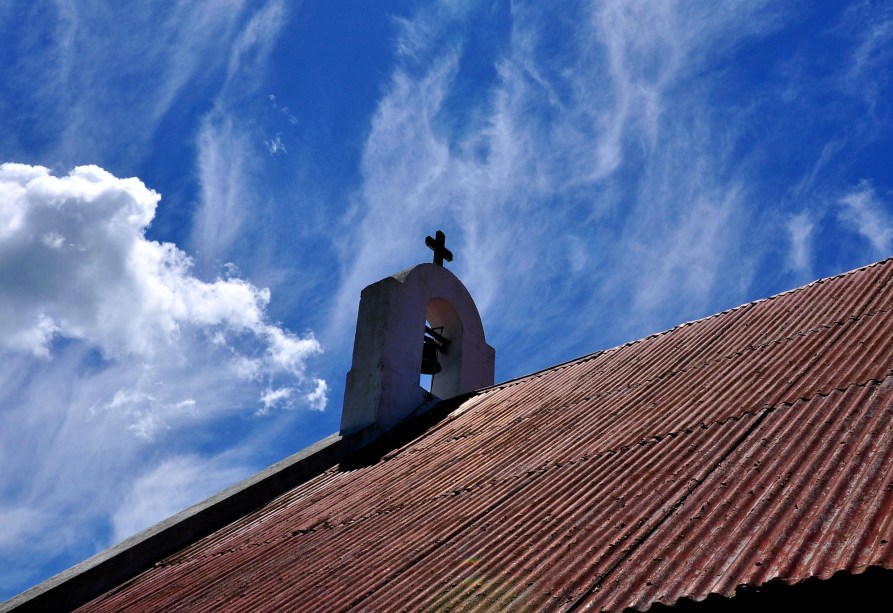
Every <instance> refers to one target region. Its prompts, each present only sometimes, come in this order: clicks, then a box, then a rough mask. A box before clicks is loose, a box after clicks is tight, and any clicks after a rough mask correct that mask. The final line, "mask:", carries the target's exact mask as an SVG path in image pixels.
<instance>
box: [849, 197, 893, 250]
mask: <svg viewBox="0 0 893 613" xmlns="http://www.w3.org/2000/svg"><path fill="white" fill-rule="evenodd" d="M838 204H839V205H840V210H839V212H838V215H839V217H840V220H841V221H843V222H844V223H845V224H847V225H848V226H849V227H850V228H851V229H852V230H854V231H855V232H858V233H859V234H860V235H861V236H862V237H863V238H865V240H867V241H868V242H869V244H870V245H871V247H872V249H873V251H874V254H875V256H876V257H878V258H883V257H888V256H889V255H890V247H891V245H893V223H890V221H889V220H890V211H889V210H888V209H889V207H888V206H885V203H884V202H883V201H882V200H881V199H880V198H879V197H878V195H877V194H876V193H875V189H874V188H873V187H872V186H871V184H870V183H869V182H867V181H862V182H861V183H859V184H858V185H856V186H854V187H853V188H852V189H850V190H849V191H848V192H847V193H846V194H844V195H843V196H842V197H841V198H840V200H839V201H838Z"/></svg>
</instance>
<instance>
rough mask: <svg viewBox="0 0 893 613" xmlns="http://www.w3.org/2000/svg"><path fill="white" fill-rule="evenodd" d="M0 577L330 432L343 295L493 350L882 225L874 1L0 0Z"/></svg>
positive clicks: (880, 84)
mask: <svg viewBox="0 0 893 613" xmlns="http://www.w3.org/2000/svg"><path fill="white" fill-rule="evenodd" d="M0 59H2V61H0V118H2V121H0V162H2V163H5V164H4V165H3V166H2V167H0V359H2V362H3V364H2V366H3V367H2V369H0V525H2V526H3V530H2V532H0V600H3V599H6V598H8V597H11V596H13V595H15V594H17V593H18V592H20V591H22V590H24V589H26V588H28V587H30V586H31V585H34V584H36V583H38V582H40V581H42V580H43V579H46V578H48V577H49V576H51V575H53V574H55V573H57V572H59V571H61V570H64V569H65V568H67V567H68V566H70V565H72V564H74V563H77V562H79V561H81V560H83V559H85V558H87V557H88V556H90V555H92V554H94V553H96V552H97V551H100V550H102V549H104V548H106V547H108V546H110V545H112V544H114V543H115V542H117V541H119V540H121V539H123V538H125V537H127V536H128V535H130V534H132V533H134V532H136V531H138V530H140V529H142V528H144V527H146V526H148V525H151V524H152V523H154V522H155V521H158V520H160V519H163V518H164V517H166V516H168V515H170V514H172V513H174V512H176V511H178V510H180V509H182V508H184V507H186V506H188V505H189V504H192V503H194V502H197V501H198V500H200V499H202V498H204V497H205V496H207V495H210V494H212V493H214V492H216V491H218V490H219V489H222V488H223V487H225V486H227V485H230V484H231V483H233V482H235V481H236V480H238V479H241V478H243V477H245V476H248V475H250V474H252V473H253V472H255V471H257V470H259V469H260V468H263V467H265V466H267V465H269V464H271V463H273V462H275V461H277V460H279V459H281V458H283V457H285V456H287V455H290V454H292V453H294V452H296V451H298V450H300V449H302V448H303V447H305V446H306V445H308V444H310V443H312V442H314V441H316V440H318V439H320V438H322V437H323V436H326V435H328V434H331V433H332V432H335V431H337V429H338V423H339V419H340V412H341V400H342V395H343V388H344V379H345V374H346V372H347V370H348V369H349V368H350V354H351V347H352V342H353V335H354V324H355V318H356V310H357V305H358V300H359V293H360V290H361V289H362V288H363V287H364V286H366V285H368V284H370V283H373V282H375V281H377V280H378V279H380V278H382V277H385V276H387V275H389V274H392V273H394V272H397V271H399V270H402V269H403V268H406V267H408V266H410V265H413V264H415V263H418V262H422V261H428V260H429V259H430V252H429V251H428V250H427V249H426V248H425V246H424V237H425V236H426V235H427V234H433V233H434V231H435V230H437V229H442V230H443V231H444V232H445V233H446V235H447V242H448V246H449V247H450V248H451V249H452V250H453V252H454V254H455V256H456V257H455V260H454V261H453V263H452V264H451V265H450V266H449V267H450V268H451V270H453V271H454V272H455V273H456V274H457V275H458V276H459V277H460V278H461V279H462V280H463V281H464V283H465V284H466V286H467V287H468V289H469V291H470V292H471V294H472V296H473V297H474V298H475V300H476V302H477V304H478V307H479V309H480V310H481V314H482V317H483V321H484V326H485V330H486V333H487V338H488V341H489V343H490V344H491V345H493V346H494V347H495V348H496V356H497V357H496V377H497V381H500V380H505V379H508V378H512V377H516V376H519V375H523V374H525V373H528V372H532V371H535V370H538V369H540V368H544V367H547V366H550V365H552V364H555V363H557V362H560V361H563V360H567V359H571V358H574V357H578V356H581V355H584V354H587V353H590V352H593V351H596V350H599V349H605V348H609V347H613V346H616V345H618V344H621V343H624V342H627V341H630V340H634V339H637V338H640V337H642V336H645V335H647V334H650V333H653V332H658V331H661V330H665V329H668V328H670V327H673V326H674V325H676V324H679V323H682V322H685V321H689V320H692V319H696V318H700V317H703V316H706V315H710V314H712V313H715V312H718V311H721V310H723V309H727V308H730V307H734V306H737V305H739V304H742V303H745V302H748V301H751V300H755V299H759V298H764V297H766V296H770V295H773V294H775V293H778V292H780V291H784V290H787V289H791V288H793V287H797V286H800V285H803V284H805V283H808V282H810V281H812V280H814V279H817V278H820V277H825V276H830V275H834V274H838V273H841V272H844V271H847V270H850V269H853V268H856V267H858V266H861V265H864V264H868V263H871V262H874V261H877V260H880V259H883V258H886V257H888V256H890V255H891V249H893V220H891V212H893V177H891V173H890V168H891V163H893V155H891V151H893V125H891V111H893V108H891V102H890V101H891V100H893V76H891V75H893V71H891V65H893V63H891V60H893V7H891V6H890V5H889V3H884V2H851V3H844V2H775V3H768V2H766V3H763V2H758V1H755V0H746V1H741V2H735V1H729V2H724V3H721V4H720V3H714V2H707V1H702V2H673V1H669V0H667V1H662V2H635V1H629V0H607V1H604V2H588V3H587V2H574V1H570V0H569V1H566V2H564V1H563V2H560V3H544V2H540V1H529V2H526V1H522V0H518V1H516V2H500V1H492V2H483V1H482V2H475V1H472V0H467V1H463V0H453V1H446V0H445V1H442V2H409V1H407V2H384V1H382V2H374V3H373V2H359V1H354V2H336V1H335V2H328V1H327V2H323V1H317V2H310V1H308V2H303V3H299V2H285V1H282V0H268V1H266V2H264V1H257V2H247V1H241V0H205V1H199V0H197V1H192V2H186V1H171V2H166V3H111V4H109V3H103V2H96V1H78V0H69V1H67V2H63V1H58V2H33V3H21V2H19V3H14V2H10V1H2V0H0Z"/></svg>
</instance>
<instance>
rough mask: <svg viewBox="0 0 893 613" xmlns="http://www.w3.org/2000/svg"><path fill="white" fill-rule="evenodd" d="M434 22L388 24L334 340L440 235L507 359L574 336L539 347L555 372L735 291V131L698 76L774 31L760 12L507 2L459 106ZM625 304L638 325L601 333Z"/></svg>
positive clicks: (455, 65) (457, 59)
mask: <svg viewBox="0 0 893 613" xmlns="http://www.w3.org/2000/svg"><path fill="white" fill-rule="evenodd" d="M466 10H467V11H469V12H473V11H474V10H475V8H474V7H473V6H470V5H469V6H468V7H466ZM443 16H444V14H443V12H442V11H441V10H440V9H431V10H430V11H428V10H424V9H423V10H421V11H419V13H418V14H417V15H415V16H414V17H413V18H411V19H407V20H405V21H403V22H401V24H400V25H401V31H400V32H401V34H400V36H399V38H398V41H397V43H396V46H397V49H398V51H399V56H400V58H402V59H401V61H400V62H398V64H397V67H396V68H395V70H394V72H393V74H392V76H391V83H390V86H389V88H388V90H387V92H386V94H385V96H384V97H383V98H382V99H381V101H380V103H379V105H378V108H377V111H376V113H375V115H374V117H373V120H372V129H371V132H370V135H369V138H368V139H367V142H366V147H365V153H364V158H363V167H362V168H363V185H362V188H361V190H360V192H359V193H357V194H356V202H357V216H358V217H361V219H362V221H361V222H359V220H357V222H358V223H357V225H360V226H361V227H362V232H358V233H356V234H355V235H352V236H351V238H350V241H351V243H352V244H353V245H357V244H358V245H359V249H358V250H357V251H356V255H355V257H352V258H351V259H350V260H349V261H348V262H347V275H346V277H345V280H344V282H343V284H342V288H341V291H340V294H339V296H340V300H339V302H338V307H337V308H336V310H335V314H334V316H333V320H332V321H333V323H332V324H331V327H332V328H343V327H344V326H346V322H348V321H350V319H351V317H352V315H353V311H352V309H353V308H355V296H356V295H357V294H358V292H359V289H360V288H361V287H362V285H364V284H365V283H368V282H370V281H371V280H374V279H377V278H379V277H381V276H383V275H385V274H387V273H389V272H393V270H396V269H398V268H399V267H400V266H401V265H405V264H406V263H408V262H407V261H406V254H408V253H414V252H419V250H418V249H416V248H415V247H414V246H415V245H416V244H417V242H418V238H419V237H420V236H424V233H426V232H431V231H433V229H435V227H442V228H443V229H444V230H445V231H446V232H447V234H448V236H450V238H451V240H452V241H453V246H454V247H455V250H456V251H457V253H459V254H460V258H459V259H457V261H456V263H455V264H454V268H457V269H458V271H459V274H460V276H461V277H462V278H463V280H464V281H465V282H466V284H467V285H468V286H469V288H470V290H471V291H472V294H473V295H474V296H475V299H476V301H477V303H478V306H479V307H481V308H482V310H483V311H484V312H485V315H486V313H487V312H488V311H489V310H490V309H491V308H492V307H494V305H496V304H497V303H498V310H499V318H498V319H499V321H500V324H501V328H502V330H503V334H505V335H506V336H505V337H504V338H503V339H502V340H501V342H502V343H503V344H502V345H501V346H505V344H508V346H511V345H512V344H513V343H517V342H520V341H518V339H517V336H516V335H515V334H514V333H513V332H512V330H513V329H519V328H521V329H524V330H525V335H528V337H533V338H536V337H538V335H540V334H544V333H546V331H547V330H548V329H549V328H550V327H551V326H553V325H555V323H556V322H558V321H561V320H565V321H570V320H572V321H574V322H575V326H577V327H578V329H577V330H576V331H575V332H574V333H572V332H571V331H570V330H568V331H567V333H568V334H567V336H568V337H573V340H568V341H565V342H566V343H569V345H568V346H564V347H563V348H562V342H561V341H558V342H555V341H550V347H552V349H553V350H554V351H555V352H556V355H554V356H549V357H548V358H544V359H545V360H546V362H547V363H548V362H549V361H550V360H553V359H555V358H556V357H559V356H562V355H564V352H565V351H577V352H579V351H581V350H585V349H586V348H588V349H589V350H593V349H595V348H597V347H596V346H593V345H592V344H591V342H592V341H590V344H589V345H588V346H587V347H584V346H583V345H582V343H583V342H584V341H583V340H582V339H586V338H588V339H596V338H600V339H602V340H601V342H609V343H610V342H619V341H622V340H626V338H627V335H641V334H643V333H647V332H651V331H654V328H653V326H654V325H655V322H661V323H658V324H657V325H672V323H674V320H675V321H678V319H675V318H678V317H680V316H682V314H684V313H688V314H690V313H692V312H700V311H699V305H700V308H701V309H703V308H707V305H710V304H716V303H717V301H719V302H720V303H723V304H724V303H725V301H727V300H734V299H735V298H734V297H736V296H738V295H740V294H741V293H742V291H743V289H744V288H745V287H746V285H747V278H748V275H749V274H751V273H750V267H751V266H752V264H751V263H749V262H748V261H747V259H746V258H744V259H743V261H742V260H741V259H740V258H739V256H740V255H741V253H742V240H741V238H740V234H739V232H740V230H741V228H742V226H746V224H747V223H748V218H749V216H748V212H747V203H748V194H747V191H746V190H745V189H743V187H742V185H743V184H744V182H743V177H744V175H743V173H744V172H745V170H744V169H743V168H742V169H741V170H740V171H734V170H731V168H732V166H731V165H730V160H729V154H728V151H727V145H726V143H727V141H728V140H729V138H730V134H729V131H730V130H731V131H734V129H735V127H734V126H720V125H713V124H711V123H710V120H711V117H710V114H709V110H708V105H707V102H706V96H707V94H708V92H709V83H699V82H696V81H694V80H693V76H694V75H696V74H698V73H699V72H700V71H703V70H705V67H706V66H707V64H708V63H709V61H712V60H715V56H716V54H723V53H725V52H727V51H729V50H732V49H734V48H735V45H736V44H738V42H740V41H742V40H745V39H747V38H748V37H751V36H755V35H759V33H760V32H762V31H763V30H764V29H769V28H771V24H772V23H773V16H772V15H768V14H764V12H763V11H762V8H761V7H760V6H759V5H754V4H752V3H750V4H744V3H740V4H735V5H728V6H725V7H724V8H722V9H713V8H710V7H702V8H692V7H690V6H686V7H684V8H683V7H681V6H680V5H678V4H677V3H662V4H661V5H660V6H659V7H654V6H653V5H652V4H647V5H646V4H645V3H629V2H616V3H615V2H607V3H600V4H598V5H597V6H595V7H591V6H589V5H584V4H580V5H573V6H566V7H565V10H563V11H562V13H561V14H560V15H556V14H555V13H554V12H550V11H548V10H547V9H545V8H543V7H540V6H539V5H536V4H535V3H524V2H519V3H514V4H513V5H512V14H511V17H512V23H511V29H510V31H509V33H508V36H507V40H506V41H505V43H504V44H503V45H500V46H499V48H500V49H502V50H503V52H502V53H501V54H500V55H499V56H497V57H496V58H494V66H495V78H494V79H493V80H492V81H491V83H490V85H489V87H488V91H489V95H488V96H486V97H482V98H476V99H475V100H476V106H474V107H473V108H462V109H461V110H459V109H457V108H454V106H453V104H454V103H453V100H454V90H456V89H458V88H462V87H467V85H465V83H466V80H468V79H472V78H475V77H474V76H473V75H471V74H466V71H467V70H469V69H468V68H466V65H467V63H468V62H467V61H466V60H467V58H465V57H464V56H463V43H462V42H461V41H462V39H461V38H460V37H459V36H458V35H457V34H456V32H455V31H453V30H452V29H451V28H454V27H455V25H456V24H455V23H452V24H451V22H450V21H449V20H448V19H442V17H443ZM435 17H437V18H435ZM454 17H457V22H458V23H462V22H463V20H469V19H471V18H472V17H471V16H470V15H469V14H463V15H459V16H454ZM474 17H478V18H479V17H480V15H479V14H475V15H474ZM457 40H458V41H459V42H457ZM432 41H445V42H442V43H440V44H438V43H436V42H432ZM708 50H709V53H708ZM710 54H713V55H712V56H711V55H710ZM608 228H611V230H608ZM722 267H732V268H734V269H736V270H735V273H734V274H723V275H720V274H719V272H718V271H719V270H720V269H721V268H722ZM509 288H511V289H509ZM505 292H510V293H511V295H512V296H513V298H512V300H511V301H505V300H499V296H502V295H505ZM721 296H726V297H725V298H722V297H721ZM728 296H733V297H732V298H728ZM543 300H546V301H548V304H543V303H542V302H541V301H543ZM621 303H623V304H628V305H631V306H632V309H631V311H629V310H628V311H625V313H624V315H625V317H624V318H623V321H622V322H617V323H618V324H619V325H617V324H615V325H614V326H612V329H613V331H614V332H613V334H607V335H606V334H605V332H604V331H603V329H602V328H601V327H602V326H603V321H604V320H603V316H596V314H597V313H603V312H604V310H605V309H610V308H611V305H614V304H621ZM572 312H574V313H577V315H575V316H573V317H572V318H571V317H570V316H571V315H572ZM579 313H592V314H593V317H591V318H589V319H588V322H587V318H585V317H582V318H581V317H580V315H579ZM486 320H487V317H486V316H485V321H486ZM596 342H598V341H596ZM536 365H537V364H534V363H533V362H531V363H530V364H517V365H515V368H517V369H519V370H520V371H521V372H523V370H522V369H525V368H527V369H529V368H531V367H535V366H536Z"/></svg>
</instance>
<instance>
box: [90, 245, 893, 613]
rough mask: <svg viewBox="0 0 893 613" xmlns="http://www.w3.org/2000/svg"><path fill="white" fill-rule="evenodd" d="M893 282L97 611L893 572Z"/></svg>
mask: <svg viewBox="0 0 893 613" xmlns="http://www.w3.org/2000/svg"><path fill="white" fill-rule="evenodd" d="M891 274H893V262H891V261H885V262H881V263H879V264H876V265H873V266H869V267H866V268H863V269H860V270H858V271H853V272H851V273H847V274H845V275H841V276H839V277H836V278H833V279H825V280H822V281H819V282H816V283H813V284H811V285H808V286H806V287H804V288H800V289H798V290H794V291H791V292H787V293H785V294H781V295H779V296H776V297H773V298H770V299H767V300H762V301H758V302H755V303H751V304H747V305H743V306H741V307H738V308H736V309H732V310H730V311H726V312H724V313H720V314H718V315H715V316H712V317H709V318H706V319H703V320H700V321H696V322H691V323H687V324H683V325H681V326H679V327H677V328H674V329H673V330H670V331H668V332H665V333H662V334H657V335H654V336H651V337H648V338H646V339H643V340H641V341H638V342H635V343H630V344H628V345H624V346H622V347H618V348H615V349H611V350H608V351H603V352H598V353H595V354H592V355H590V356H586V357H584V358H581V359H579V360H576V361H573V362H569V363H567V364H562V365H559V366H557V367H555V368H552V369H548V370H545V371H542V372H539V373H536V374H534V375H530V376H528V377H524V378H521V379H518V380H515V381H511V382H508V383H506V384H504V385H500V386H497V387H494V388H491V389H487V390H483V391H482V392H480V393H478V394H477V395H475V396H474V397H472V398H470V399H468V400H467V401H465V402H464V403H463V404H462V405H461V406H460V407H459V408H458V409H457V410H455V411H454V412H453V413H451V414H450V415H449V416H448V417H447V418H446V419H444V420H442V421H441V422H440V423H438V424H436V425H435V426H433V427H431V428H429V429H428V430H426V431H424V432H421V433H419V435H418V436H417V438H415V439H414V440H412V441H411V442H409V443H408V444H406V445H403V446H402V447H400V448H398V449H394V450H392V451H391V452H390V453H388V454H387V455H386V456H385V457H383V458H382V459H380V460H378V461H375V462H373V463H371V464H368V465H365V466H358V467H346V466H345V467H342V466H334V467H332V468H331V469H329V470H327V471H325V472H323V473H322V474H320V475H318V476H317V477H316V478H314V479H311V480H310V481H308V482H306V483H304V484H303V485H301V486H299V487H296V488H294V489H293V490H290V491H288V492H286V493H285V494H283V495H282V496H280V497H278V498H277V499H275V500H273V501H271V502H270V503H268V504H266V505H264V506H263V507H262V508H260V509H258V510H256V511H255V512H253V513H251V514H249V515H247V516H246V517H244V518H242V519H241V520H239V521H237V522H235V523H233V524H231V525H229V526H227V527H225V528H223V529H221V530H219V531H217V532H215V533H214V534H211V535H210V536H208V537H206V538H203V539H201V540H199V541H197V542H196V543H194V544H193V545H191V546H189V547H187V548H186V549H184V550H182V551H180V552H179V553H177V554H175V555H173V556H170V557H169V558H167V559H165V560H162V561H160V562H159V563H158V564H157V565H156V566H155V567H154V568H152V569H150V570H148V571H146V572H144V573H143V574H141V575H139V576H137V577H136V578H134V579H133V580H132V581H130V582H128V583H126V584H124V585H123V586H120V587H119V588H117V589H115V590H113V591H111V592H109V593H107V594H105V595H103V596H101V597H99V598H97V599H95V600H94V601H92V602H90V603H88V604H87V605H85V606H84V607H82V610H84V611H122V610H124V611H126V610H133V611H137V610H140V611H142V610H150V609H156V608H164V609H165V610H172V611H175V610H184V611H187V610H188V611H192V610H197V609H202V610H208V609H214V610H222V611H223V610H233V611H235V610H239V611H244V610H252V611H257V610H283V609H289V608H291V609H301V610H431V609H440V608H445V609H451V610H465V609H499V608H507V607H513V608H517V609H520V610H542V609H552V610H577V609H584V608H585V609H589V608H592V609H594V610H607V611H619V610H623V609H624V608H627V607H633V608H636V609H638V610H641V611H644V610H646V609H647V608H648V607H649V606H651V605H652V604H653V603H663V604H669V605H672V604H673V603H675V602H677V601H678V600H679V599H683V598H685V599H693V600H701V599H703V598H705V597H707V596H708V595H711V594H719V595H722V596H732V595H733V594H734V592H735V589H736V587H737V586H741V585H747V586H759V585H763V584H765V583H766V582H769V581H773V580H776V581H778V580H780V581H784V582H788V583H795V582H799V581H802V580H804V579H807V578H810V577H818V578H823V579H824V578H828V577H830V576H831V575H832V574H834V573H835V572H837V571H841V570H843V571H849V572H853V573H859V572H862V571H863V570H865V569H867V568H870V567H883V568H893V546H891V541H893V485H891V484H893V390H891V387H893V314H891V307H893V283H891V281H890V279H891Z"/></svg>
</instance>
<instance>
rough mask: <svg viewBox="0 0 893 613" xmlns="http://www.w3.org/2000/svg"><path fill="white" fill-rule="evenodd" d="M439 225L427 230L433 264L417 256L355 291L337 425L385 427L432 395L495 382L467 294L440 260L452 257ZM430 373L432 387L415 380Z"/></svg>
mask: <svg viewBox="0 0 893 613" xmlns="http://www.w3.org/2000/svg"><path fill="white" fill-rule="evenodd" d="M445 239H446V237H445V236H444V234H443V232H440V231H438V232H437V233H436V234H435V238H432V237H430V236H429V237H427V238H426V240H425V243H426V245H428V247H429V248H431V249H432V250H433V251H434V261H433V263H431V264H418V265H416V266H413V267H412V268H408V269H406V270H404V271H402V272H399V273H397V274H395V275H392V276H390V277H387V278H385V279H382V280H381V281H378V282H377V283H373V284H372V285H369V286H368V287H366V288H365V289H364V290H363V291H362V293H361V294H360V309H359V313H358V315H357V330H356V336H355V338H354V348H353V362H352V364H351V368H350V372H348V373H347V385H346V387H345V391H344V408H343V412H342V414H341V432H342V433H349V432H353V431H356V430H359V429H361V428H364V427H366V426H370V425H373V424H374V425H376V426H377V427H379V428H381V429H382V430H390V429H391V428H393V427H394V426H396V425H397V424H398V423H400V422H401V421H403V420H404V419H406V418H407V417H409V416H410V415H412V414H414V413H416V412H417V411H421V410H423V409H424V407H425V406H426V405H427V404H429V403H432V402H433V401H436V400H438V399H439V400H445V399H447V398H451V397H453V396H457V395H459V394H464V393H466V392H470V391H474V390H476V389H480V388H482V387H487V386H490V385H493V381H494V368H495V361H496V352H495V351H494V349H493V347H491V346H490V345H488V344H487V342H486V339H485V338H484V326H483V324H482V322H481V316H480V314H479V313H478V310H477V307H476V306H475V304H474V301H473V300H472V299H471V295H470V294H469V293H468V290H467V289H465V286H464V285H463V284H462V282H461V281H459V279H458V278H457V277H456V275H454V274H453V273H451V272H450V271H449V270H447V269H446V268H444V266H443V261H444V260H446V261H448V262H450V261H452V259H453V254H452V252H450V250H449V249H447V248H446V245H445V242H446V241H445ZM423 372H424V373H426V374H430V375H431V376H432V379H431V391H430V392H428V391H427V390H425V389H423V388H422V387H421V385H420V384H419V377H420V375H421V374H422V373H423Z"/></svg>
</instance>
